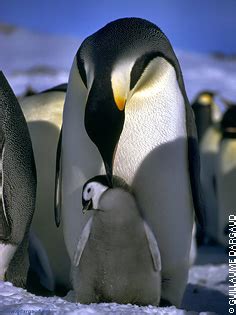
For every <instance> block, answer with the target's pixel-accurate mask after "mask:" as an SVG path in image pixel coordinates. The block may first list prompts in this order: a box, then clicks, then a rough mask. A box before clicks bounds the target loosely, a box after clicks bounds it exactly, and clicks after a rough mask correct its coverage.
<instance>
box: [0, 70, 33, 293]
mask: <svg viewBox="0 0 236 315" xmlns="http://www.w3.org/2000/svg"><path fill="white" fill-rule="evenodd" d="M0 179H1V180H0V188H1V189H0V279H1V280H7V281H10V282H12V283H13V284H14V285H16V286H21V287H24V286H25V285H26V278H27V272H28V268H29V259H28V237H29V228H30V224H31V220H32V217H33V213H34V209H35V195H36V171H35V163H34V156H33V150H32V144H31V140H30V135H29V131H28V128H27V124H26V121H25V118H24V115H23V113H22V111H21V108H20V106H19V103H18V101H17V99H16V97H15V95H14V93H13V91H12V89H11V87H10V86H9V84H8V82H7V80H6V78H5V76H4V75H3V73H2V72H0Z"/></svg>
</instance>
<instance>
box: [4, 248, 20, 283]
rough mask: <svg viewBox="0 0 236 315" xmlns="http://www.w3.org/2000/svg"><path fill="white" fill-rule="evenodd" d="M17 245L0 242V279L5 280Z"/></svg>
mask: <svg viewBox="0 0 236 315" xmlns="http://www.w3.org/2000/svg"><path fill="white" fill-rule="evenodd" d="M16 249H17V246H15V245H11V244H3V243H0V280H3V281H4V280H5V279H4V277H5V272H6V271H7V268H8V266H9V264H10V261H11V259H12V257H13V256H14V254H15V252H16Z"/></svg>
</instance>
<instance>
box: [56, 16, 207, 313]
mask: <svg viewBox="0 0 236 315" xmlns="http://www.w3.org/2000/svg"><path fill="white" fill-rule="evenodd" d="M60 144H61V149H59V150H58V153H61V159H59V158H58V161H59V163H58V168H57V173H58V176H57V179H58V180H57V194H56V196H57V203H56V204H57V207H56V218H57V223H58V224H59V221H60V220H59V217H60V213H61V216H62V223H63V233H64V239H65V244H66V247H67V251H68V253H69V255H70V259H71V262H72V261H73V257H74V253H75V250H76V246H77V243H78V240H79V239H80V237H81V233H82V231H83V229H84V227H85V225H86V223H87V221H88V219H89V215H88V216H83V214H82V213H81V212H80V211H79V210H78V205H79V204H80V202H81V200H80V196H81V193H82V188H83V184H84V182H86V181H87V180H88V179H89V178H92V177H93V176H94V174H104V173H105V172H106V175H107V178H108V180H109V183H110V185H112V182H113V175H116V176H119V177H120V178H123V179H124V180H125V181H126V182H127V183H128V185H129V186H131V188H132V190H133V192H134V195H135V201H136V203H137V205H138V208H139V209H140V211H141V213H142V217H143V218H144V219H145V221H146V222H147V223H148V225H149V226H150V228H151V230H152V232H153V234H154V235H155V238H156V239H157V240H158V246H159V249H160V253H161V260H162V276H163V283H162V291H161V298H162V300H163V301H164V302H165V301H166V302H165V303H166V304H168V303H169V304H171V305H175V306H177V307H179V306H180V305H181V301H182V297H183V294H184V290H185V287H186V284H187V279H188V270H189V256H190V247H191V239H192V230H193V221H194V215H195V216H196V218H197V220H198V221H199V222H200V223H201V222H202V221H203V212H202V210H203V207H202V202H201V190H200V168H199V152H198V142H197V135H196V126H195V121H194V116H193V112H192V109H191V106H190V104H189V101H188V98H187V95H186V91H185V87H184V81H183V77H182V73H181V69H180V65H179V62H178V60H177V57H176V55H175V53H174V51H173V48H172V46H171V44H170V42H169V40H168V39H167V37H166V36H165V34H164V33H163V32H162V31H161V30H160V29H159V28H158V27H157V26H156V25H155V24H153V23H151V22H149V21H146V20H144V19H140V18H122V19H118V20H115V21H113V22H111V23H109V24H107V25H105V26H104V27H103V28H101V29H99V30H98V31H97V32H95V33H94V34H92V35H91V36H89V37H87V38H86V39H85V40H84V41H83V43H82V44H81V46H80V47H79V49H78V51H77V54H76V56H75V58H74V61H73V64H72V67H71V71H70V76H69V82H68V88H67V94H66V100H65V105H64V111H63V128H62V138H61V143H60ZM60 210H61V212H60ZM173 257H174V258H173Z"/></svg>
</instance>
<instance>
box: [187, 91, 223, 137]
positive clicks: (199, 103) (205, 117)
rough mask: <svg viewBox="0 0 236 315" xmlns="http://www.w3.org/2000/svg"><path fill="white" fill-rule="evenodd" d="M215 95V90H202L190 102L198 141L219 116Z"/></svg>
mask: <svg viewBox="0 0 236 315" xmlns="http://www.w3.org/2000/svg"><path fill="white" fill-rule="evenodd" d="M215 95H216V92H213V91H202V92H200V93H199V94H198V95H197V96H196V98H195V100H194V101H193V103H192V109H193V111H194V116H195V121H196V127H197V134H198V141H199V142H201V140H202V138H203V136H204V134H205V132H206V130H207V128H208V127H210V126H211V125H212V124H213V122H216V121H219V120H220V118H221V114H220V113H221V112H220V109H219V108H218V106H217V105H216V104H215V102H214V97H215Z"/></svg>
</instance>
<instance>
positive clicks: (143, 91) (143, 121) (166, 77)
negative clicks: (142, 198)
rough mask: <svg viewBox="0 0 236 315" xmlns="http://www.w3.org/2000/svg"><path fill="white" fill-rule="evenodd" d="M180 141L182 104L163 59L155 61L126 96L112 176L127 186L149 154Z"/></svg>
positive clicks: (172, 71)
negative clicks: (126, 183)
mask: <svg viewBox="0 0 236 315" xmlns="http://www.w3.org/2000/svg"><path fill="white" fill-rule="evenodd" d="M183 137H186V119H185V104H184V99H183V96H182V93H181V91H180V88H179V85H178V82H177V78H176V72H175V69H174V67H173V66H172V65H171V64H169V63H168V62H167V61H166V60H165V59H163V58H161V57H157V58H155V59H154V60H153V61H151V62H150V64H149V65H148V67H147V68H146V69H145V71H144V73H143V75H142V77H141V79H140V80H139V81H138V83H137V84H136V86H135V87H134V89H133V90H131V92H130V93H129V95H128V98H127V102H126V108H125V123H124V128H123V131H122V134H121V137H120V140H119V144H118V148H117V152H116V156H115V161H114V174H117V175H119V176H121V177H123V178H124V179H125V180H126V181H128V183H131V181H132V178H133V175H134V174H135V171H136V170H137V169H138V168H139V166H140V164H141V163H142V161H143V160H144V158H145V157H146V156H147V155H148V154H149V153H151V152H152V151H153V150H154V149H155V148H157V147H158V146H160V145H162V144H165V143H168V142H171V141H174V140H176V139H178V138H183ZM124 161H125V167H124ZM127 175H128V176H127Z"/></svg>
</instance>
